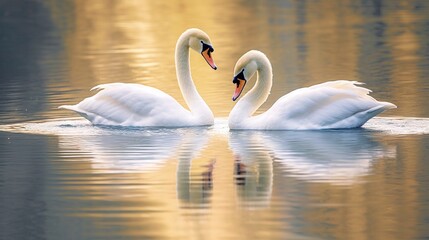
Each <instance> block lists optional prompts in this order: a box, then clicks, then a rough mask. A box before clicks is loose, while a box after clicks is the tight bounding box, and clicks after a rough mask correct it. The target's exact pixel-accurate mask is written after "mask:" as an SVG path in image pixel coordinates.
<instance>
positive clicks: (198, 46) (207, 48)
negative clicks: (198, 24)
mask: <svg viewBox="0 0 429 240" xmlns="http://www.w3.org/2000/svg"><path fill="white" fill-rule="evenodd" d="M183 35H185V36H189V47H190V48H192V49H193V50H195V51H197V52H199V53H201V55H202V56H203V57H204V59H205V60H206V62H207V63H208V64H209V65H210V67H212V68H213V69H214V70H216V69H217V67H216V64H215V63H214V60H213V57H212V52H214V48H213V46H212V44H211V41H210V38H209V36H208V35H207V34H206V33H205V32H203V31H202V30H200V29H197V28H191V29H188V30H186V31H185V32H184V33H183Z"/></svg>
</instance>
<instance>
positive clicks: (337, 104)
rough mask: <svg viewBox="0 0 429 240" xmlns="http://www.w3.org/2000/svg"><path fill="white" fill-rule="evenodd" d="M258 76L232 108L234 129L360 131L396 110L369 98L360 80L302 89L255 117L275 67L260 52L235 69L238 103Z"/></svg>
mask: <svg viewBox="0 0 429 240" xmlns="http://www.w3.org/2000/svg"><path fill="white" fill-rule="evenodd" d="M256 72H257V73H258V74H257V76H258V77H257V80H256V84H255V86H254V87H253V88H252V89H251V90H250V91H249V92H248V93H247V94H246V95H245V96H244V97H242V98H241V99H240V100H239V101H238V103H237V104H236V106H235V107H234V108H233V109H232V111H231V113H230V115H229V119H228V124H229V128H230V129H259V130H308V129H330V128H356V127H360V126H362V125H363V124H364V123H365V122H366V121H368V120H369V119H370V118H372V117H374V116H375V115H377V114H379V113H381V112H383V111H384V110H386V109H391V108H396V106H395V105H394V104H392V103H389V102H379V101H377V100H375V99H374V98H372V97H370V96H369V95H368V93H369V92H371V91H370V90H368V89H366V88H363V87H358V86H356V85H359V84H362V83H359V82H356V81H347V80H337V81H330V82H325V83H322V84H318V85H314V86H311V87H307V88H300V89H297V90H294V91H292V92H291V93H289V94H287V95H284V96H283V97H281V98H280V99H279V100H277V102H275V103H274V105H273V106H272V107H271V108H270V109H268V110H267V111H266V112H264V113H262V114H260V115H257V116H252V114H253V113H254V112H255V111H256V110H257V109H258V108H259V107H260V106H261V105H262V104H263V103H264V102H265V101H266V100H267V98H268V95H269V93H270V90H271V86H272V77H273V75H272V68H271V63H270V61H269V60H268V58H267V57H266V56H265V54H263V53H262V52H260V51H256V50H251V51H249V52H247V53H246V54H244V55H243V56H242V57H241V58H240V59H239V60H238V61H237V63H236V65H235V68H234V73H235V75H234V76H235V77H234V79H233V83H235V84H236V85H237V86H236V90H235V93H234V95H233V98H232V100H233V101H235V100H236V99H237V98H238V97H239V96H240V94H241V92H242V91H243V88H244V86H245V85H246V82H247V80H248V79H250V78H252V76H253V75H254V74H255V73H256Z"/></svg>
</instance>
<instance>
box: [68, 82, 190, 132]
mask: <svg viewBox="0 0 429 240" xmlns="http://www.w3.org/2000/svg"><path fill="white" fill-rule="evenodd" d="M91 90H99V92H98V93H97V94H95V95H94V96H92V97H89V98H86V99H84V100H83V101H81V102H80V103H78V104H76V105H72V106H67V105H66V106H61V107H60V108H66V109H70V110H72V111H75V112H77V113H79V114H81V115H82V116H83V117H85V118H87V119H88V120H89V121H91V122H92V123H94V124H105V125H124V126H180V125H181V124H182V121H190V119H189V118H191V113H190V112H189V111H188V110H186V109H184V108H183V107H182V106H181V105H180V104H179V103H178V102H177V101H176V100H175V99H174V98H173V97H171V96H170V95H168V94H166V93H164V92H162V91H160V90H158V89H156V88H152V87H148V86H144V85H140V84H131V83H112V84H102V85H98V86H96V87H94V88H92V89H91Z"/></svg>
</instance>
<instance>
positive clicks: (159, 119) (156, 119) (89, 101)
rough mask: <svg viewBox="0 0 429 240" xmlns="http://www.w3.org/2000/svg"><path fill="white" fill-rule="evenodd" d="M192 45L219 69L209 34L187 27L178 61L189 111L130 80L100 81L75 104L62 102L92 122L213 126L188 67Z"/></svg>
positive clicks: (126, 124)
mask: <svg viewBox="0 0 429 240" xmlns="http://www.w3.org/2000/svg"><path fill="white" fill-rule="evenodd" d="M189 48H192V49H193V50H195V51H198V52H200V53H201V55H202V56H203V57H204V58H205V60H206V61H207V63H208V64H209V65H210V66H211V67H212V68H213V69H215V70H216V69H217V67H216V65H215V63H214V61H213V58H212V56H211V53H212V52H213V51H214V49H213V47H212V45H211V42H210V38H209V36H208V35H207V34H206V33H205V32H203V31H201V30H199V29H195V28H193V29H188V30H186V31H185V32H184V33H183V34H182V35H181V36H180V37H179V39H178V40H177V44H176V52H175V62H176V74H177V80H178V82H179V87H180V90H181V92H182V95H183V98H184V99H185V101H186V103H187V105H188V106H189V109H190V111H188V110H187V109H185V108H184V107H182V106H181V105H180V104H179V103H178V102H177V101H176V100H175V99H174V98H173V97H171V96H170V95H168V94H166V93H164V92H162V91H160V90H158V89H156V88H152V87H148V86H144V85H141V84H131V83H110V84H101V85H98V86H96V87H94V88H92V89H91V90H100V91H99V92H98V93H97V94H96V95H94V96H92V97H89V98H86V99H84V100H83V101H81V102H80V103H78V104H76V105H63V106H60V107H59V108H65V109H69V110H72V111H75V112H77V113H79V114H80V115H82V116H83V117H85V118H86V119H88V120H89V121H90V122H92V123H93V124H101V125H120V126H149V127H186V126H203V125H212V124H213V122H214V116H213V113H212V111H211V110H210V108H209V107H208V106H207V104H206V103H205V102H204V100H203V99H202V97H201V96H200V95H199V94H198V92H197V90H196V88H195V85H194V83H193V81H192V77H191V73H190V66H189Z"/></svg>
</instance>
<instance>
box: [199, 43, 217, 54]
mask: <svg viewBox="0 0 429 240" xmlns="http://www.w3.org/2000/svg"><path fill="white" fill-rule="evenodd" d="M201 43H202V44H203V50H202V51H201V52H204V51H206V50H207V49H208V51H207V54H208V55H209V57H210V56H211V53H212V52H214V49H213V47H212V46H210V45H209V44H206V43H204V42H203V41H201Z"/></svg>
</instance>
